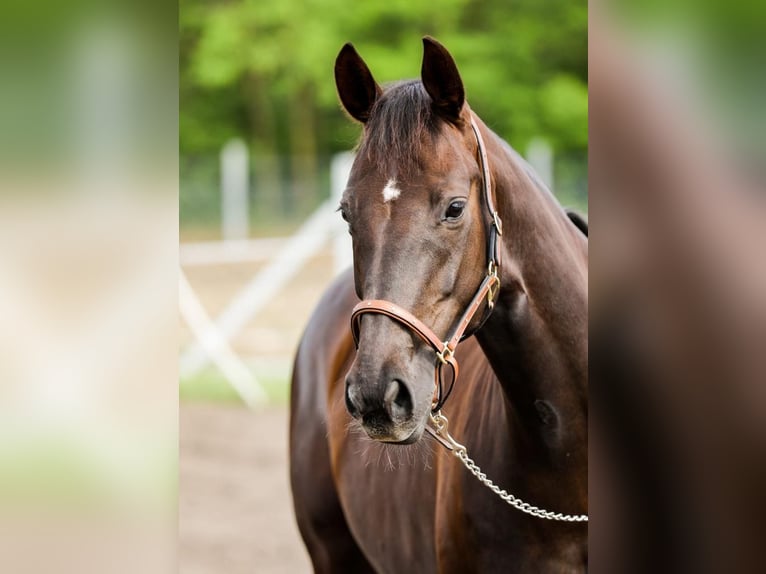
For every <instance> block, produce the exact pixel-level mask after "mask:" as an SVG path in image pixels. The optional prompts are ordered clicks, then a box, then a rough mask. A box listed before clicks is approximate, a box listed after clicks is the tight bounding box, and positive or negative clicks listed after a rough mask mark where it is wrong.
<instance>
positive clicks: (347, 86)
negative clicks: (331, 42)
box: [335, 43, 383, 123]
mask: <svg viewBox="0 0 766 574" xmlns="http://www.w3.org/2000/svg"><path fill="white" fill-rule="evenodd" d="M335 85H336V87H337V88H338V96H340V101H341V103H342V104H343V107H344V108H346V111H347V112H348V113H349V114H350V115H351V117H352V118H354V119H355V120H358V121H360V122H362V123H365V122H366V121H367V120H368V119H369V117H370V110H371V109H372V106H373V104H374V103H375V101H376V100H377V99H378V97H379V96H380V95H381V94H382V93H383V90H382V89H381V88H380V86H379V85H378V84H377V83H376V82H375V79H374V78H373V77H372V73H370V69H369V68H368V67H367V64H365V63H364V60H362V57H361V56H360V55H359V54H358V53H357V51H356V50H355V49H354V46H352V45H351V43H348V44H346V45H345V46H343V48H341V50H340V53H339V54H338V57H337V58H336V59H335Z"/></svg>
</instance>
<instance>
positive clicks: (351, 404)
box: [345, 381, 362, 419]
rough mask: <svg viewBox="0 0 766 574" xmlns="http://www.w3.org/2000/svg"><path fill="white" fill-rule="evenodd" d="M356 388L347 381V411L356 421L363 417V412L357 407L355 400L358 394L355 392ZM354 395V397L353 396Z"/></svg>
mask: <svg viewBox="0 0 766 574" xmlns="http://www.w3.org/2000/svg"><path fill="white" fill-rule="evenodd" d="M354 388H355V387H352V386H351V385H349V384H348V381H346V393H345V398H346V410H347V411H348V414H350V415H351V416H352V417H354V418H355V419H358V418H359V417H360V416H362V415H361V412H360V410H359V407H358V406H357V405H356V402H355V399H356V398H357V393H356V392H354V390H353V389H354ZM352 395H353V396H352Z"/></svg>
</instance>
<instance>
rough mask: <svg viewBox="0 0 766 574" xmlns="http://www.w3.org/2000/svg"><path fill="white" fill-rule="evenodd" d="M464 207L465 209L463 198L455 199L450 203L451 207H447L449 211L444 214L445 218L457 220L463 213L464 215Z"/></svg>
mask: <svg viewBox="0 0 766 574" xmlns="http://www.w3.org/2000/svg"><path fill="white" fill-rule="evenodd" d="M464 209H465V201H463V200H457V201H453V202H452V203H450V204H449V207H448V208H447V211H446V212H445V214H444V219H447V220H455V219H457V218H459V217H460V216H461V215H463V210H464Z"/></svg>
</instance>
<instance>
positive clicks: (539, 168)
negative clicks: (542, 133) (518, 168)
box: [526, 138, 554, 189]
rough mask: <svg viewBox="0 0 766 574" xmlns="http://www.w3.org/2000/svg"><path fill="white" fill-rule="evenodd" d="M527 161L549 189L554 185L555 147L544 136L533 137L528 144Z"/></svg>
mask: <svg viewBox="0 0 766 574" xmlns="http://www.w3.org/2000/svg"><path fill="white" fill-rule="evenodd" d="M526 159H527V161H528V162H529V165H531V166H532V169H534V170H535V172H537V175H538V176H540V179H542V180H543V183H545V185H547V186H548V189H554V187H553V149H552V148H551V146H550V144H549V143H548V142H547V141H545V140H544V139H542V138H533V139H532V141H530V142H529V145H528V146H527V158H526Z"/></svg>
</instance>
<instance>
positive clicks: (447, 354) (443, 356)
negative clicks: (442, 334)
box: [436, 343, 455, 365]
mask: <svg viewBox="0 0 766 574" xmlns="http://www.w3.org/2000/svg"><path fill="white" fill-rule="evenodd" d="M454 354H455V353H454V352H453V351H452V349H450V348H449V347H448V346H447V343H444V348H443V349H442V350H441V352H438V353H436V358H437V359H439V360H440V361H441V362H442V364H443V365H446V364H447V363H448V361H449V359H450V358H452V356H453V355H454Z"/></svg>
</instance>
